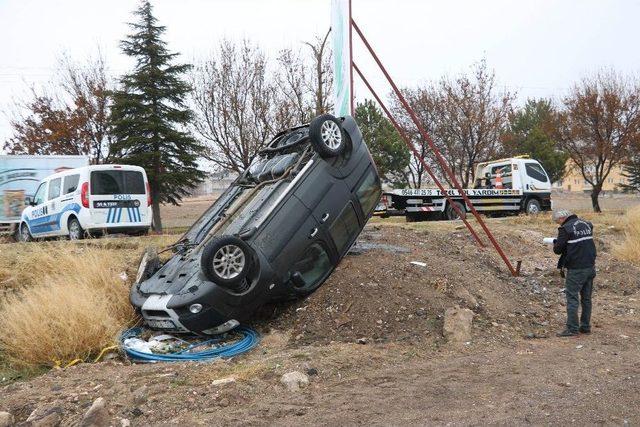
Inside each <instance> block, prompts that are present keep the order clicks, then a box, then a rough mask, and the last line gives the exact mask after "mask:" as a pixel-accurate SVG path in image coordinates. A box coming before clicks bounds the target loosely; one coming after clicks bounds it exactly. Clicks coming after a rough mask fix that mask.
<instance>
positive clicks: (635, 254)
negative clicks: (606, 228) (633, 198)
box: [612, 208, 640, 265]
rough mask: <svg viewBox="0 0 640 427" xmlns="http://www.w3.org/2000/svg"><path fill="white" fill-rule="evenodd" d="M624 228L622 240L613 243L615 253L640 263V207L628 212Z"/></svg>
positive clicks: (627, 259) (637, 263)
mask: <svg viewBox="0 0 640 427" xmlns="http://www.w3.org/2000/svg"><path fill="white" fill-rule="evenodd" d="M624 230H625V232H624V239H623V240H622V242H621V243H619V244H614V245H613V250H612V252H613V255H614V256H615V257H617V258H618V259H621V260H625V261H629V262H631V263H633V264H636V265H640V208H634V209H631V210H629V211H628V212H627V214H626V216H625V222H624Z"/></svg>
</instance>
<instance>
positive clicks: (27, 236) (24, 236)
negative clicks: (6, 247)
mask: <svg viewBox="0 0 640 427" xmlns="http://www.w3.org/2000/svg"><path fill="white" fill-rule="evenodd" d="M18 236H19V237H20V241H21V242H30V241H32V240H33V237H32V236H31V232H30V231H29V227H28V226H27V224H25V223H22V224H21V225H20V233H19V234H18Z"/></svg>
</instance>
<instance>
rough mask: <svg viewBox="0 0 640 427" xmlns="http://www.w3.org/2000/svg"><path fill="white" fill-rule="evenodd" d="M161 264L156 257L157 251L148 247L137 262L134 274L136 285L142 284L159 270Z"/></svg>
mask: <svg viewBox="0 0 640 427" xmlns="http://www.w3.org/2000/svg"><path fill="white" fill-rule="evenodd" d="M161 266H162V263H161V262H160V258H159V257H158V250H157V249H156V248H154V247H148V248H146V249H145V250H144V252H143V253H142V256H141V257H140V261H139V262H138V272H137V273H136V283H142V282H144V281H145V280H147V279H149V278H150V277H151V276H153V275H154V274H155V272H156V271H158V270H160V267H161Z"/></svg>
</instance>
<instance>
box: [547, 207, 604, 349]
mask: <svg viewBox="0 0 640 427" xmlns="http://www.w3.org/2000/svg"><path fill="white" fill-rule="evenodd" d="M553 220H554V222H556V224H558V225H559V226H560V227H558V237H557V238H556V239H555V240H554V242H553V252H555V253H556V254H557V255H560V259H559V260H558V268H561V269H562V268H566V269H567V274H566V279H565V285H564V286H565V288H564V291H565V295H566V297H567V326H566V327H565V329H564V330H563V331H562V332H558V334H557V336H559V337H573V336H576V335H578V333H583V334H589V333H591V293H592V291H593V279H594V277H596V268H595V263H596V245H595V244H594V242H593V224H591V223H590V222H588V221H584V220H582V219H580V218H578V217H577V215H574V214H573V213H571V212H570V211H568V210H559V211H554V212H553ZM578 297H579V300H578ZM580 304H581V305H582V313H581V315H580V323H578V306H579V305H580Z"/></svg>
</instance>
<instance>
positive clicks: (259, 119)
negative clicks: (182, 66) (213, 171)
mask: <svg viewBox="0 0 640 427" xmlns="http://www.w3.org/2000/svg"><path fill="white" fill-rule="evenodd" d="M192 86H193V88H194V91H193V103H194V111H195V114H196V118H195V120H194V122H193V123H194V124H193V126H194V130H195V132H196V134H197V135H199V136H200V137H201V139H202V140H203V141H204V142H205V143H206V145H207V146H208V148H209V149H208V151H207V152H206V153H204V156H205V157H206V158H207V159H209V160H211V161H212V162H213V163H214V164H215V165H217V166H218V167H219V168H221V169H224V170H228V171H236V172H241V171H243V170H244V169H246V168H247V167H248V166H249V165H250V164H251V161H252V160H253V158H254V157H255V155H256V154H257V152H258V151H260V150H261V149H262V148H264V147H265V145H266V144H267V143H268V142H269V139H270V137H272V136H273V135H274V134H275V133H276V132H278V131H279V130H281V128H282V127H287V126H290V125H291V123H293V120H292V116H293V114H291V113H290V112H287V110H286V109H283V107H282V105H283V103H284V104H286V105H290V104H289V103H287V102H286V100H283V99H281V98H280V96H281V95H280V94H279V91H278V90H277V86H276V84H275V82H274V81H273V78H272V77H271V76H270V74H269V71H268V69H267V60H266V58H265V55H264V53H263V52H262V51H261V50H260V48H259V47H258V46H256V45H254V44H252V43H250V42H249V41H246V40H245V41H244V42H242V43H241V44H239V45H236V44H234V43H232V42H230V41H227V40H225V41H223V42H222V43H221V44H220V47H219V49H218V52H217V54H216V55H215V56H214V57H212V58H210V59H209V60H207V61H205V62H204V63H202V64H201V65H200V66H197V67H196V70H195V73H194V74H193V76H192Z"/></svg>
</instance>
